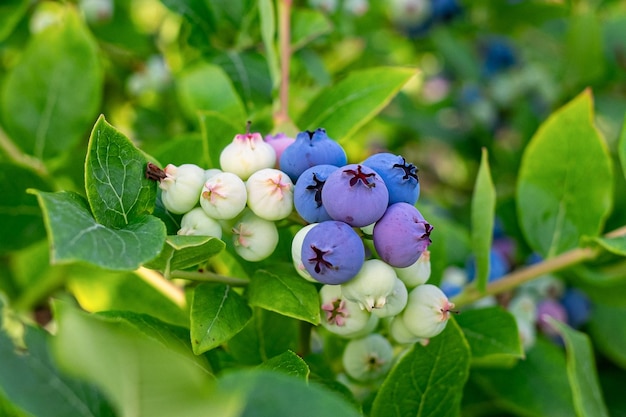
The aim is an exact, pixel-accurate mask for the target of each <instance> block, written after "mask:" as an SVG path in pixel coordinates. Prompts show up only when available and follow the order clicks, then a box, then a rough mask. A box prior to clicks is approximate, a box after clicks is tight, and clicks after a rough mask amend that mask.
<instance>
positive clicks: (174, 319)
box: [64, 264, 189, 339]
mask: <svg viewBox="0 0 626 417" xmlns="http://www.w3.org/2000/svg"><path fill="white" fill-rule="evenodd" d="M64 272H65V274H66V277H67V281H68V283H67V287H68V289H69V290H70V291H71V293H72V295H73V296H74V297H75V298H76V300H77V301H78V303H79V304H80V306H81V307H82V308H83V309H85V310H87V311H89V312H93V313H95V312H101V311H109V310H118V311H127V312H129V313H134V314H143V315H150V316H152V317H155V318H157V319H159V320H161V321H163V322H166V323H170V324H173V325H175V326H178V327H185V328H189V309H188V308H187V302H186V299H185V294H184V293H183V292H182V290H181V289H180V288H178V287H175V286H174V284H172V283H170V282H169V281H166V280H165V278H163V277H162V276H159V274H158V273H157V272H155V271H152V270H150V269H146V268H140V269H139V270H137V271H133V272H118V271H110V270H106V269H102V268H98V267H95V266H89V265H85V264H77V265H69V266H68V267H66V268H65V271H64ZM165 284H169V285H165ZM187 339H189V332H188V331H187Z"/></svg>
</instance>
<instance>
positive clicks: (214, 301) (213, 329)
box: [191, 283, 252, 355]
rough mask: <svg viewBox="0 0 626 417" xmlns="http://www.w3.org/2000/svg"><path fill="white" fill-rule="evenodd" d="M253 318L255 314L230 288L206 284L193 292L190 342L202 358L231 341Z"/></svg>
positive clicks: (223, 285)
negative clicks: (204, 353)
mask: <svg viewBox="0 0 626 417" xmlns="http://www.w3.org/2000/svg"><path fill="white" fill-rule="evenodd" d="M251 318H252V310H251V309H250V307H249V306H248V304H247V303H246V300H244V299H243V297H241V296H240V295H239V294H237V292H236V291H235V290H234V289H233V288H232V287H231V286H229V285H225V284H213V283H204V284H200V285H198V286H197V287H196V288H195V289H194V291H193V299H192V301H191V341H192V346H193V351H194V353H195V354H196V355H199V354H201V353H203V352H206V351H207V350H211V349H213V348H215V347H217V346H219V345H221V344H222V343H224V342H226V341H228V340H229V339H230V338H232V337H233V336H234V335H236V334H237V333H239V332H240V331H241V330H242V329H243V328H244V327H245V326H246V324H247V323H248V322H249V321H250V319H251Z"/></svg>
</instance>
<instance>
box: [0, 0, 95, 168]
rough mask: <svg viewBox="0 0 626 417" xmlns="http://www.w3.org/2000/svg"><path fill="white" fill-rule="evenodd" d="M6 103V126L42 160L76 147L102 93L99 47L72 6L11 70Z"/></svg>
mask: <svg viewBox="0 0 626 417" xmlns="http://www.w3.org/2000/svg"><path fill="white" fill-rule="evenodd" d="M5 81H6V82H5V84H4V89H3V91H2V97H1V103H2V105H1V106H0V107H1V108H2V110H3V112H2V121H3V127H4V128H5V129H6V131H7V134H8V135H9V137H10V138H11V139H12V140H13V142H14V143H15V144H16V145H17V146H19V147H20V148H21V149H22V150H23V151H24V152H26V153H28V154H31V155H34V156H35V157H37V158H39V159H44V158H45V159H47V158H50V157H52V156H55V155H58V154H59V153H61V152H64V151H66V150H68V149H69V148H71V147H72V146H74V145H76V144H77V143H78V142H79V141H80V140H81V139H82V138H83V137H84V135H85V132H86V131H87V129H89V125H90V123H91V122H92V121H93V119H94V118H95V116H96V112H97V110H98V106H99V105H100V100H101V96H102V82H103V76H102V69H101V67H100V58H99V57H98V46H97V44H96V42H95V41H94V40H93V38H92V37H91V34H90V33H89V31H88V30H87V28H86V27H85V26H84V23H83V22H82V20H81V19H80V17H79V16H78V14H77V13H76V11H75V8H74V7H72V6H71V5H67V7H65V13H64V14H63V15H62V22H61V23H60V24H58V25H51V26H49V27H48V28H46V29H45V30H44V31H42V32H40V33H38V34H36V35H34V36H33V38H32V39H31V41H30V43H29V44H28V46H27V47H26V50H25V51H24V54H23V55H22V57H21V60H20V61H19V62H18V64H17V65H16V66H15V67H13V68H12V70H11V71H10V72H9V74H8V76H7V79H6V80H5Z"/></svg>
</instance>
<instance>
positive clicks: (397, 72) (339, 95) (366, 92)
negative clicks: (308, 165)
mask: <svg viewBox="0 0 626 417" xmlns="http://www.w3.org/2000/svg"><path fill="white" fill-rule="evenodd" d="M416 74H417V70H416V69H413V68H391V67H381V68H369V69H366V70H361V71H355V72H352V73H350V75H348V76H347V77H346V78H345V79H343V80H341V81H340V82H338V83H337V84H336V85H333V86H331V87H328V88H327V89H325V90H323V91H322V92H321V93H320V94H319V95H318V96H317V97H316V98H314V99H313V100H311V102H310V103H309V106H308V107H307V109H306V110H304V112H303V113H302V115H301V116H300V118H299V120H298V123H297V124H298V126H300V127H301V128H303V129H309V130H312V129H316V128H318V127H323V128H325V129H326V131H327V132H328V135H329V136H330V137H331V138H333V139H335V140H337V141H343V140H345V139H347V138H348V137H349V136H350V135H351V134H352V133H354V132H356V131H357V130H358V129H359V128H360V127H361V126H363V125H364V124H365V123H367V122H368V121H369V120H371V119H372V118H373V117H374V116H376V114H378V113H379V112H380V111H381V110H382V109H383V108H384V107H385V106H386V105H387V104H388V103H389V102H390V101H391V99H392V98H393V97H394V96H395V95H396V94H397V93H398V91H400V89H401V88H402V86H404V85H405V84H406V83H407V82H408V81H409V80H410V79H411V78H413V77H414V76H415V75H416Z"/></svg>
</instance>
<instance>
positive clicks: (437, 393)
mask: <svg viewBox="0 0 626 417" xmlns="http://www.w3.org/2000/svg"><path fill="white" fill-rule="evenodd" d="M469 365H470V347H469V345H468V344H467V341H466V340H465V338H464V337H463V333H462V332H461V329H460V328H459V326H458V324H457V323H456V322H455V321H454V320H450V321H449V322H448V325H447V326H446V328H445V330H444V331H443V332H442V333H441V334H440V335H438V336H436V337H434V338H432V339H431V340H430V342H429V343H428V345H426V346H423V345H421V344H419V343H416V344H415V345H414V346H413V348H412V349H411V350H410V351H409V352H408V353H407V354H405V355H404V356H402V358H401V359H400V361H399V362H398V363H397V364H396V365H395V366H394V367H393V368H392V370H391V372H390V373H389V375H387V378H386V379H385V382H383V385H382V386H381V388H380V390H379V391H378V394H377V395H376V399H375V400H374V405H373V407H372V413H371V416H372V417H399V416H409V415H410V416H442V417H444V416H457V415H459V412H460V406H461V396H462V394H463V386H464V385H465V382H466V381H467V377H468V375H469Z"/></svg>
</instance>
